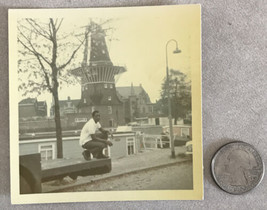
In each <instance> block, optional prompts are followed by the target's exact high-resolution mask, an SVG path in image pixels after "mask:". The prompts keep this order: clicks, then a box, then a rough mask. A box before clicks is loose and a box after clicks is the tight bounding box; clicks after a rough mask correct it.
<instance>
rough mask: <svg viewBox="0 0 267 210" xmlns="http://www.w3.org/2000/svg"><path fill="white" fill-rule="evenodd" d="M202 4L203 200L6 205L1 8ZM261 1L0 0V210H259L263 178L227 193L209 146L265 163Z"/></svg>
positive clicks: (266, 204) (266, 72)
mask: <svg viewBox="0 0 267 210" xmlns="http://www.w3.org/2000/svg"><path fill="white" fill-rule="evenodd" d="M187 3H201V4H202V87H203V90H202V92H203V109H202V110H203V154H204V157H203V158H204V167H205V169H204V186H205V189H204V196H205V200H203V201H142V202H133V201H131V202H95V203H68V204H66V203H64V204H40V205H14V206H12V205H11V204H10V185H9V180H10V179H9V176H10V174H9V129H8V128H9V109H8V44H7V43H8V27H7V26H8V21H7V20H8V8H54V7H61V8H62V7H64V8H66V7H104V6H105V7H107V6H142V5H163V4H165V5H169V4H187ZM266 14H267V12H266V5H264V1H263V0H242V1H240V0H239V1H237V0H229V1H222V0H219V1H211V0H210V1H163V0H159V1H145V0H144V1H133V0H131V1H126V0H124V1H114V0H113V1H107V0H106V1H97V0H96V1H85V0H84V1H82V0H75V1H72V0H68V1H64V0H54V1H52V0H46V1H33V0H21V1H16V2H15V1H1V2H0V15H1V22H0V46H1V48H0V49H1V55H0V64H1V65H0V73H1V77H0V96H1V97H0V112H1V115H0V116H1V121H0V139H1V147H0V156H1V158H0V166H1V167H0V172H1V179H0V203H1V206H2V207H1V208H2V209H54V208H55V209H267V201H266V198H267V190H266V189H267V180H266V178H264V179H263V181H262V183H261V185H259V186H258V187H257V188H256V189H254V190H253V191H251V192H249V193H247V194H245V195H241V196H233V195H230V194H227V193H225V192H223V191H221V190H220V189H219V188H218V187H217V186H216V185H215V183H214V181H213V180H212V177H211V174H210V167H209V164H210V160H211V158H212V155H213V154H214V152H215V151H216V150H217V149H218V148H219V147H220V146H222V145H223V144H225V143H227V142H230V141H232V140H243V141H245V142H248V143H250V144H252V145H254V146H255V147H256V149H258V151H259V153H260V154H261V155H262V158H263V160H264V162H265V163H266V162H267V145H266V141H267V140H266V136H267V135H266V134H267V90H266V87H267V66H266V63H267V62H266V60H267V59H266V58H267V51H266V43H267V42H266V32H267V31H266V23H267V15H266Z"/></svg>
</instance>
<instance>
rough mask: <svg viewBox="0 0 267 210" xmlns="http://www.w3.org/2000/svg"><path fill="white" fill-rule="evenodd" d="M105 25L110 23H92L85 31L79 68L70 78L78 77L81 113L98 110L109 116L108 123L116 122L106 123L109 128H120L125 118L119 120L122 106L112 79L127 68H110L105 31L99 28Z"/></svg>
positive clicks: (113, 66) (73, 71)
mask: <svg viewBox="0 0 267 210" xmlns="http://www.w3.org/2000/svg"><path fill="white" fill-rule="evenodd" d="M107 22H109V20H108V21H106V22H104V23H102V24H97V23H95V22H93V21H91V22H90V24H89V25H88V26H86V27H85V45H84V52H83V61H82V65H81V67H79V68H76V69H74V70H72V74H73V75H74V76H76V77H79V78H80V81H81V88H82V96H81V101H80V105H79V108H80V112H87V113H88V112H91V111H93V110H95V109H97V110H101V112H102V113H103V112H104V113H105V115H107V116H108V119H107V120H108V121H109V122H111V121H112V122H114V121H116V122H114V123H109V125H111V124H113V125H114V124H115V125H117V124H122V123H119V122H118V121H120V120H119V119H124V116H121V117H119V116H118V113H119V111H120V110H122V109H123V103H122V102H121V101H120V99H119V98H118V96H117V91H116V86H115V85H116V80H115V77H116V76H118V75H120V74H122V73H124V72H126V68H125V67H123V66H117V65H113V63H112V61H111V59H110V56H109V51H108V48H107V44H106V39H105V37H106V30H108V29H103V28H102V25H103V24H106V23H107ZM89 43H90V48H89V46H88V45H89ZM89 51H90V54H89ZM114 110H115V111H114ZM121 115H123V112H122V113H121Z"/></svg>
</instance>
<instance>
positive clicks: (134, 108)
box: [117, 84, 154, 123]
mask: <svg viewBox="0 0 267 210" xmlns="http://www.w3.org/2000/svg"><path fill="white" fill-rule="evenodd" d="M117 93H118V95H119V97H120V99H121V100H122V101H123V105H124V115H125V122H126V123H128V122H133V121H136V120H137V119H138V118H139V119H141V118H147V117H151V116H153V114H154V104H153V103H151V101H150V98H149V95H148V94H147V92H146V91H145V90H144V88H143V87H142V85H140V86H133V84H132V85H131V86H127V87H117Z"/></svg>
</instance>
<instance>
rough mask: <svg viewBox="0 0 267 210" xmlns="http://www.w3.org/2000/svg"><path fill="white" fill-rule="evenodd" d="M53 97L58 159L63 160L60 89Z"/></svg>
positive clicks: (54, 92) (56, 89) (56, 90)
mask: <svg viewBox="0 0 267 210" xmlns="http://www.w3.org/2000/svg"><path fill="white" fill-rule="evenodd" d="M53 97H54V101H55V107H54V108H55V123H56V137H57V158H63V148H62V128H61V121H60V111H59V100H58V88H55V89H54V91H53Z"/></svg>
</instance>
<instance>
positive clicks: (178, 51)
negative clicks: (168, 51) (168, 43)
mask: <svg viewBox="0 0 267 210" xmlns="http://www.w3.org/2000/svg"><path fill="white" fill-rule="evenodd" d="M180 52H182V51H181V50H179V49H178V47H176V50H174V51H173V53H175V54H178V53H180Z"/></svg>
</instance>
